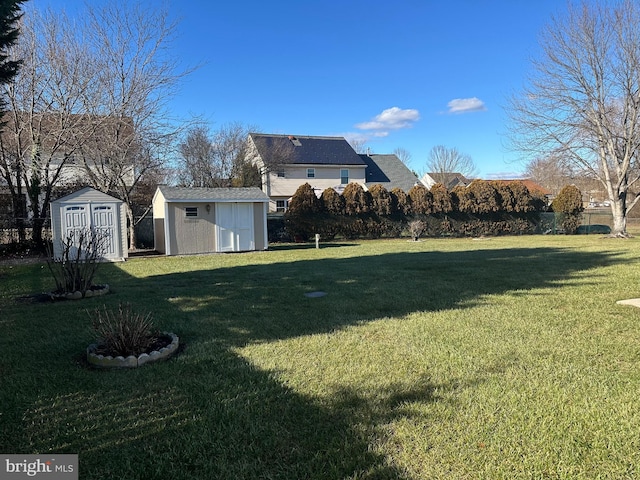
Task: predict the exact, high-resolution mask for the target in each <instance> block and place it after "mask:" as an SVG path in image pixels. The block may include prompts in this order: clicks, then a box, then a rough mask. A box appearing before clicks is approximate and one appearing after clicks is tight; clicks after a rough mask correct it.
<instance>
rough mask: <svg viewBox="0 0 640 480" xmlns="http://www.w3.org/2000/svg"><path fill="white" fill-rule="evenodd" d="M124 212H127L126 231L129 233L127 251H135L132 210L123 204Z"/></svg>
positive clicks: (134, 228)
mask: <svg viewBox="0 0 640 480" xmlns="http://www.w3.org/2000/svg"><path fill="white" fill-rule="evenodd" d="M125 210H126V211H127V231H128V233H129V250H135V248H136V224H135V221H134V218H133V210H132V209H131V207H130V206H129V205H128V204H126V203H125Z"/></svg>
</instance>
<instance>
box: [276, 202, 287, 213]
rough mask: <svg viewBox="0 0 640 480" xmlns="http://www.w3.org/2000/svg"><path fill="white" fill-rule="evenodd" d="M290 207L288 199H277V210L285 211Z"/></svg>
mask: <svg viewBox="0 0 640 480" xmlns="http://www.w3.org/2000/svg"><path fill="white" fill-rule="evenodd" d="M288 207H289V202H287V201H286V200H276V212H279V213H284V212H286V211H287V208H288Z"/></svg>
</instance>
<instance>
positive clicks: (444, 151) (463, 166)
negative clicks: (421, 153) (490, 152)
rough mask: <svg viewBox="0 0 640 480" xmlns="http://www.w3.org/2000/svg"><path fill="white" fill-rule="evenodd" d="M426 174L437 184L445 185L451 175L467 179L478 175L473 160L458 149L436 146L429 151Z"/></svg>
mask: <svg viewBox="0 0 640 480" xmlns="http://www.w3.org/2000/svg"><path fill="white" fill-rule="evenodd" d="M425 166H426V172H427V173H429V175H431V177H432V178H433V179H434V180H435V181H436V182H437V183H442V184H445V185H446V183H447V179H448V177H449V176H450V174H451V173H459V174H461V175H464V176H465V177H473V176H474V175H475V174H476V166H475V163H474V162H473V160H472V158H471V157H470V156H469V155H467V154H466V153H462V152H460V151H459V150H458V149H457V148H455V147H453V148H448V147H445V146H444V145H436V146H435V147H433V148H432V149H431V150H430V151H429V157H428V158H427V163H426V165H425Z"/></svg>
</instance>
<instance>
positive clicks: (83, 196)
mask: <svg viewBox="0 0 640 480" xmlns="http://www.w3.org/2000/svg"><path fill="white" fill-rule="evenodd" d="M78 201H89V202H106V203H114V202H116V203H123V202H122V200H120V199H118V198H116V197H112V196H111V195H107V194H106V193H104V192H101V191H100V190H96V189H95V188H92V187H84V188H82V189H80V190H78V191H77V192H73V193H70V194H69V195H65V196H64V197H60V198H58V199H57V200H54V201H52V202H51V203H72V202H78Z"/></svg>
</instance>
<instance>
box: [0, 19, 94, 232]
mask: <svg viewBox="0 0 640 480" xmlns="http://www.w3.org/2000/svg"><path fill="white" fill-rule="evenodd" d="M10 53H11V58H14V59H19V60H20V61H21V62H22V66H21V68H20V71H19V72H18V75H17V76H16V78H15V81H14V82H13V83H12V84H9V85H5V86H4V95H5V98H6V99H7V108H8V112H7V113H6V114H5V115H4V117H3V121H4V122H5V123H6V126H5V128H4V130H3V132H2V135H1V136H0V173H1V174H2V176H3V177H4V179H5V180H6V181H7V183H8V185H9V188H10V190H11V193H12V195H14V196H16V197H18V198H21V197H22V195H23V194H26V196H27V197H28V200H29V210H30V213H31V216H32V217H33V240H34V242H35V243H37V244H41V243H42V228H43V226H44V222H45V219H46V216H47V209H48V205H49V202H50V200H52V194H53V192H54V187H55V186H56V185H59V184H61V183H63V182H64V181H65V180H66V179H65V176H64V175H63V171H64V169H65V166H67V165H68V164H70V163H71V161H72V159H73V158H74V155H75V154H76V153H77V151H78V147H79V142H81V139H83V138H87V137H89V136H90V135H91V134H92V133H93V131H94V130H95V128H96V124H95V123H94V122H91V121H87V117H86V115H83V114H82V112H83V100H84V98H85V96H86V95H87V94H88V92H89V90H90V87H91V76H92V74H93V73H94V71H95V70H94V65H93V64H92V63H91V62H90V61H89V59H88V57H87V56H86V54H85V49H84V46H83V45H82V44H81V42H80V41H79V39H78V37H77V36H76V35H75V31H74V26H73V24H72V23H71V22H70V21H69V20H68V19H67V18H66V17H65V16H64V14H61V13H55V14H54V13H52V12H51V11H47V12H44V13H43V14H39V13H38V12H36V11H35V10H29V11H28V12H27V14H26V15H25V17H24V22H23V24H22V26H21V35H20V38H19V40H18V43H17V45H16V46H15V47H14V48H13V49H12V50H11V52H10ZM15 203H16V202H15V201H14V204H15ZM15 215H17V216H23V217H24V216H26V212H23V211H17V212H15ZM23 219H24V218H23ZM22 239H23V238H21V240H22Z"/></svg>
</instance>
